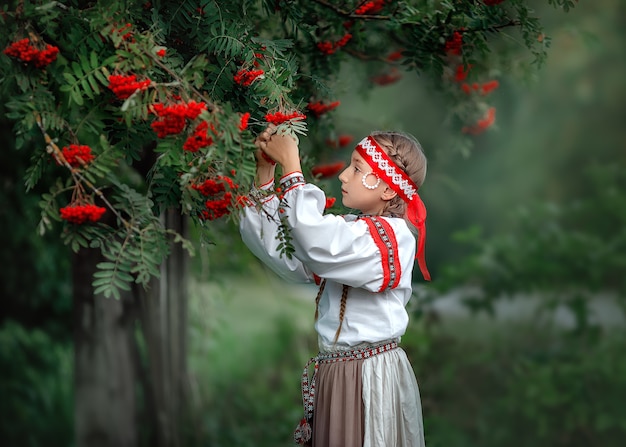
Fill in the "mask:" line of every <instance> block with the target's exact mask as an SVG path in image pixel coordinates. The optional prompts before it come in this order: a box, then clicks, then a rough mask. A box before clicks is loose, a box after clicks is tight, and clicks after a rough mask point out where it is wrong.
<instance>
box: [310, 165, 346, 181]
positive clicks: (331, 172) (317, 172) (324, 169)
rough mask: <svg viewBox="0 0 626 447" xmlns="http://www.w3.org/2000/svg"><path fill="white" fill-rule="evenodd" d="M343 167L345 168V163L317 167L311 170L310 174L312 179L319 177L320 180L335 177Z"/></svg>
mask: <svg viewBox="0 0 626 447" xmlns="http://www.w3.org/2000/svg"><path fill="white" fill-rule="evenodd" d="M345 167H346V163H345V162H344V161H338V162H336V163H327V164H323V165H317V166H313V168H311V174H313V176H314V177H320V178H329V177H334V176H335V175H337V174H338V173H339V171H341V170H342V169H343V168H345Z"/></svg>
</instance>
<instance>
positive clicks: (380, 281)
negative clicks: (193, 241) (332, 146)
mask: <svg viewBox="0 0 626 447" xmlns="http://www.w3.org/2000/svg"><path fill="white" fill-rule="evenodd" d="M274 132H275V127H273V126H272V127H269V128H267V129H266V130H265V131H263V132H262V133H261V134H260V135H259V137H258V138H257V141H256V145H257V147H258V148H259V149H260V151H259V152H258V153H257V178H256V182H257V183H256V184H257V185H260V186H255V187H253V190H252V192H251V195H252V197H254V198H255V201H256V202H257V203H258V202H260V203H261V206H253V205H252V204H250V206H247V207H245V209H244V211H243V216H242V220H241V223H240V231H241V235H242V238H243V241H244V242H245V244H246V245H247V246H248V247H249V248H250V250H252V252H253V253H254V254H255V255H256V256H257V257H258V258H260V259H261V260H262V261H263V262H265V263H266V264H267V265H268V266H269V267H270V268H271V269H272V270H274V271H275V272H276V273H278V274H279V275H280V276H282V277H283V278H285V279H287V280H292V281H316V282H318V283H319V285H320V289H319V292H318V294H317V298H316V310H315V329H316V331H317V333H318V342H319V354H318V355H317V356H316V357H314V358H313V359H311V361H310V362H309V364H307V366H306V367H305V369H304V372H303V375H302V396H303V404H304V418H303V419H302V421H301V422H300V425H299V426H298V428H297V429H296V432H295V434H294V438H295V440H296V442H297V443H299V444H302V445H309V446H311V445H312V446H314V447H361V446H364V447H392V446H397V447H409V446H410V447H414V446H424V434H423V424H422V410H421V402H420V397H419V390H418V385H417V381H416V379H415V374H414V372H413V369H412V367H411V365H410V363H409V360H408V359H407V356H406V354H405V352H404V351H403V350H402V349H401V348H399V347H398V342H399V340H400V337H401V336H402V335H403V334H404V332H405V330H406V327H407V324H408V320H409V318H408V313H407V311H406V309H405V306H406V304H407V302H408V301H409V298H410V297H411V279H412V270H413V264H414V259H415V258H416V257H417V259H418V260H419V266H420V269H421V271H422V274H423V275H424V277H425V278H426V279H427V280H430V275H429V273H428V270H427V269H426V265H425V262H424V238H425V228H424V221H425V218H426V209H425V207H424V204H423V203H422V201H421V199H420V198H419V196H418V194H417V189H418V188H419V186H420V185H421V184H422V182H423V181H424V177H425V175H426V157H425V156H424V154H423V152H422V149H421V147H420V145H419V143H418V142H417V141H416V140H415V139H414V138H412V137H410V136H408V135H405V134H401V133H396V132H374V133H372V134H371V135H369V136H368V137H366V138H365V139H364V140H362V141H361V142H360V143H359V144H358V145H357V147H356V149H355V150H354V151H353V153H352V157H351V160H350V164H349V166H348V167H347V168H346V169H345V170H344V171H343V172H342V173H341V174H340V175H339V180H340V181H341V192H342V201H343V204H344V205H345V206H346V207H348V208H352V209H356V210H359V211H360V214H358V215H346V216H335V215H330V214H326V215H325V214H323V211H324V207H325V203H326V198H325V196H324V193H323V192H322V190H321V189H319V188H318V187H316V186H314V185H312V184H308V183H306V182H305V180H304V177H303V175H302V169H301V165H300V157H299V150H298V144H297V143H296V141H295V140H294V139H293V138H291V137H289V136H284V135H279V134H277V133H274ZM274 161H275V162H274ZM276 163H278V164H279V165H280V166H281V167H282V172H283V176H282V177H281V178H280V188H281V189H280V190H279V191H280V196H276V195H275V194H272V190H273V183H274V169H275V164H276ZM407 222H408V223H409V224H407ZM410 226H414V227H415V228H416V229H417V231H418V242H417V247H416V241H415V237H414V235H413V233H412V231H410V229H409V227H410ZM284 227H286V228H288V234H289V238H290V243H291V244H292V246H293V249H294V252H293V256H287V255H286V254H285V253H281V252H280V250H279V248H280V247H279V244H280V242H281V240H280V238H279V237H277V236H278V234H279V231H281V229H283V228H284ZM416 251H417V256H416ZM311 364H314V373H313V376H312V377H311V378H309V374H308V370H309V366H310V365H311Z"/></svg>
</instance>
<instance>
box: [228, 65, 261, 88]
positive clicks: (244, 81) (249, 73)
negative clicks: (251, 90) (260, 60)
mask: <svg viewBox="0 0 626 447" xmlns="http://www.w3.org/2000/svg"><path fill="white" fill-rule="evenodd" d="M263 73H265V72H264V71H263V70H245V69H241V70H239V71H238V72H237V74H236V75H235V76H234V79H235V82H236V83H237V84H239V85H243V86H244V87H248V86H250V84H252V83H253V82H254V81H255V80H256V79H257V78H259V76H262V75H263Z"/></svg>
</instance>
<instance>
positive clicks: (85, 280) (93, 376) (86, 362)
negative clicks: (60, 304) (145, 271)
mask: <svg viewBox="0 0 626 447" xmlns="http://www.w3.org/2000/svg"><path fill="white" fill-rule="evenodd" d="M101 260H102V259H101V254H100V251H99V250H93V249H84V250H80V251H79V252H78V253H77V254H76V255H74V258H73V271H72V275H73V286H74V290H73V300H74V384H75V386H74V402H75V406H74V412H75V418H74V420H75V436H76V446H77V447H113V446H115V447H136V446H137V429H136V423H135V415H136V412H135V372H134V362H133V359H132V351H131V348H130V347H131V343H132V337H133V321H132V319H130V318H126V317H125V315H127V313H126V312H125V307H128V305H132V296H130V294H128V293H124V294H122V298H121V299H120V300H116V299H113V298H105V297H103V296H94V294H93V288H92V286H91V282H92V279H93V273H94V272H95V270H96V264H97V263H98V262H100V261H101Z"/></svg>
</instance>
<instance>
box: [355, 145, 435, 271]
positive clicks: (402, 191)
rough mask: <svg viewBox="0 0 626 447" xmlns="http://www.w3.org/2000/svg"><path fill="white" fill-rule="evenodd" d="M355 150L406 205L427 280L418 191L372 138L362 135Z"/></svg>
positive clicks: (423, 220)
mask: <svg viewBox="0 0 626 447" xmlns="http://www.w3.org/2000/svg"><path fill="white" fill-rule="evenodd" d="M356 151H357V152H358V153H359V155H361V157H363V159H364V160H365V161H366V162H367V164H368V165H369V166H370V168H372V170H373V171H374V173H375V174H376V175H377V176H378V177H380V178H381V179H382V180H383V181H384V182H385V183H387V184H388V185H389V187H390V188H391V189H393V190H394V191H395V192H396V193H397V194H398V195H399V196H400V197H401V198H402V200H404V202H405V203H406V204H407V210H406V217H407V219H409V221H410V222H411V223H412V224H413V225H414V226H415V228H417V231H418V236H417V253H416V254H415V257H416V258H417V263H418V265H419V268H420V271H421V272H422V276H424V279H425V280H426V281H430V273H429V272H428V268H427V267H426V258H425V255H424V247H425V245H426V206H425V205H424V202H422V199H421V198H420V196H419V194H418V193H417V186H416V185H415V183H414V182H413V180H411V178H410V177H409V176H408V175H406V172H404V171H403V170H402V169H400V168H399V167H398V165H396V163H395V162H394V161H393V160H392V159H391V158H390V157H389V155H387V153H386V152H385V151H384V150H383V148H381V147H380V145H379V144H378V143H377V142H376V140H375V139H374V138H372V137H371V136H368V137H365V138H364V139H363V140H361V142H360V143H359V144H357V146H356Z"/></svg>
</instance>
